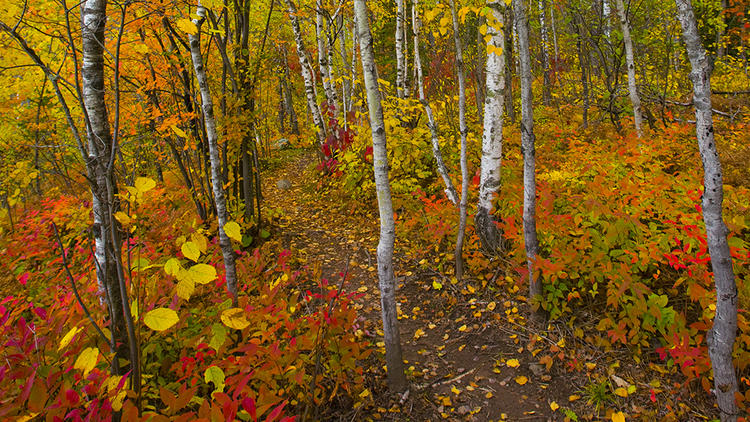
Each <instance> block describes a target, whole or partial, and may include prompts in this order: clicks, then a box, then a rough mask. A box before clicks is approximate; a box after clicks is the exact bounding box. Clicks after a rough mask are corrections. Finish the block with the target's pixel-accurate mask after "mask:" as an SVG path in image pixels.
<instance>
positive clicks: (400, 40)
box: [396, 0, 406, 98]
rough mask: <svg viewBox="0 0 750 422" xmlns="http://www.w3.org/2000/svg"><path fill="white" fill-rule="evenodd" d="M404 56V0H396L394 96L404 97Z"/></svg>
mask: <svg viewBox="0 0 750 422" xmlns="http://www.w3.org/2000/svg"><path fill="white" fill-rule="evenodd" d="M405 76H406V58H405V56H404V0H396V96H397V97H398V98H404V91H405V90H404V81H405V79H406V78H405Z"/></svg>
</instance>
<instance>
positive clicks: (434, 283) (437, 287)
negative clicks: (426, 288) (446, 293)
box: [432, 280, 443, 290]
mask: <svg viewBox="0 0 750 422" xmlns="http://www.w3.org/2000/svg"><path fill="white" fill-rule="evenodd" d="M432 288H433V289H435V290H440V289H442V288H443V285H442V284H441V283H439V282H438V281H437V280H432Z"/></svg>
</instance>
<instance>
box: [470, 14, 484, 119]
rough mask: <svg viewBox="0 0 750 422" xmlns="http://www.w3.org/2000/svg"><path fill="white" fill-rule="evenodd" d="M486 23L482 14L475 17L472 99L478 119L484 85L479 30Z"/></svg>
mask: <svg viewBox="0 0 750 422" xmlns="http://www.w3.org/2000/svg"><path fill="white" fill-rule="evenodd" d="M486 24H487V19H486V18H485V17H484V16H479V17H478V18H477V41H476V54H475V55H474V72H473V75H474V99H475V101H476V103H477V115H478V117H479V120H482V119H484V114H483V113H484V96H485V92H484V91H485V87H484V85H483V84H482V76H484V75H483V74H482V65H483V64H482V58H483V56H485V51H486V50H485V46H486V44H487V43H486V42H485V41H484V34H482V31H480V28H481V27H482V25H486Z"/></svg>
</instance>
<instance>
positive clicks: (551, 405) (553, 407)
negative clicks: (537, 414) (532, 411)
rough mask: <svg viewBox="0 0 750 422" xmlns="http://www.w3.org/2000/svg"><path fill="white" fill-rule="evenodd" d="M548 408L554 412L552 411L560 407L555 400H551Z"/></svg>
mask: <svg viewBox="0 0 750 422" xmlns="http://www.w3.org/2000/svg"><path fill="white" fill-rule="evenodd" d="M549 408H550V409H552V411H553V412H554V411H556V410H557V409H559V408H560V405H559V404H557V402H556V401H553V402H552V403H550V404H549Z"/></svg>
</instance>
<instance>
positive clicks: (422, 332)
mask: <svg viewBox="0 0 750 422" xmlns="http://www.w3.org/2000/svg"><path fill="white" fill-rule="evenodd" d="M423 335H424V331H422V329H421V328H417V331H415V332H414V339H415V340H416V339H418V338H420V337H422V336H423Z"/></svg>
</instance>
